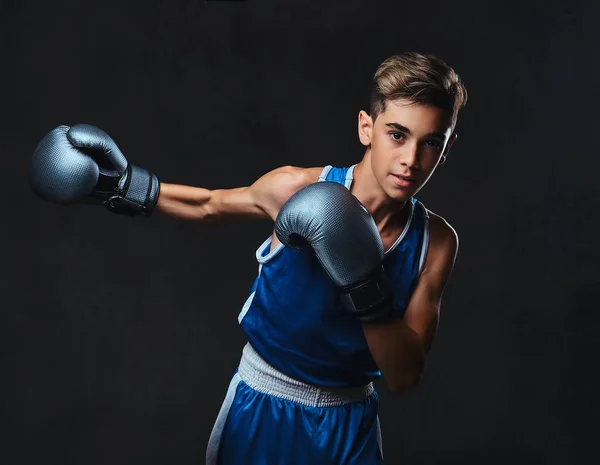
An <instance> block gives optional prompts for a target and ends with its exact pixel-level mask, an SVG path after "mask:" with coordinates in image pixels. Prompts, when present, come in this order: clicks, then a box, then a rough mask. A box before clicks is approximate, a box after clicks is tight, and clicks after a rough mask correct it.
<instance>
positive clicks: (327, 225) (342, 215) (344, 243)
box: [275, 181, 393, 323]
mask: <svg viewBox="0 0 600 465" xmlns="http://www.w3.org/2000/svg"><path fill="white" fill-rule="evenodd" d="M275 234H276V235H277V237H278V239H279V240H280V241H281V242H282V243H283V244H284V245H285V246H287V247H291V248H295V249H299V248H303V247H307V246H310V247H311V248H312V249H313V250H314V253H315V255H316V257H317V259H318V260H319V262H320V264H321V266H322V267H323V269H324V270H325V272H326V273H327V274H328V275H329V277H330V278H331V279H332V280H333V282H334V283H335V284H336V285H337V286H338V288H339V289H340V292H341V295H340V298H341V302H342V305H343V306H344V308H345V309H346V310H347V311H348V312H350V313H351V314H353V315H354V316H356V317H357V318H358V319H359V320H360V321H361V322H363V323H369V322H373V321H380V320H383V319H386V318H388V317H389V316H391V314H392V311H393V305H392V303H393V296H392V290H391V286H390V285H389V282H388V280H387V277H386V275H385V272H384V270H383V266H382V264H381V262H382V261H383V258H384V248H383V243H382V242H381V237H380V235H379V232H378V230H377V225H376V224H375V221H374V220H373V217H371V215H370V214H369V212H368V211H367V210H366V208H365V207H364V206H363V205H362V204H361V203H360V201H359V200H358V199H357V198H356V197H355V196H354V195H352V194H351V193H350V191H349V190H348V189H346V188H345V187H344V186H342V185H341V184H338V183H335V182H327V181H326V182H317V183H314V184H309V185H308V186H306V187H304V188H303V189H300V190H299V191H298V192H296V193H295V194H294V195H293V196H292V197H290V199H289V200H288V201H287V202H286V203H285V204H284V205H283V207H282V208H281V210H280V211H279V214H278V215H277V219H276V221H275Z"/></svg>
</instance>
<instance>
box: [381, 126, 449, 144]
mask: <svg viewBox="0 0 600 465" xmlns="http://www.w3.org/2000/svg"><path fill="white" fill-rule="evenodd" d="M385 125H386V126H387V127H389V128H393V129H396V130H398V131H401V132H405V133H406V134H408V135H409V136H410V135H412V132H410V129H408V128H407V127H406V126H402V125H401V124H399V123H386V124H385ZM425 137H438V138H440V139H442V140H443V139H446V134H444V133H443V132H430V133H429V134H427V135H426V136H425Z"/></svg>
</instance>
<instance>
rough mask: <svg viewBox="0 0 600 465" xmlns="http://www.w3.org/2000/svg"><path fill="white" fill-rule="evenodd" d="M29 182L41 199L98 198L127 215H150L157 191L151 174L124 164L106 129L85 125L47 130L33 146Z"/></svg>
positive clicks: (73, 200) (91, 200)
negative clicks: (35, 146) (36, 144)
mask: <svg viewBox="0 0 600 465" xmlns="http://www.w3.org/2000/svg"><path fill="white" fill-rule="evenodd" d="M29 182H30V185H31V188H32V190H33V192H34V193H35V194H36V195H38V196H39V197H41V198H43V199H45V200H48V201H51V202H55V203H59V204H64V205H68V204H74V203H96V204H100V205H104V206H105V207H106V208H107V209H108V210H110V211H112V212H114V213H120V214H125V215H129V216H137V215H146V216H149V215H150V214H151V213H152V209H153V208H154V206H155V205H156V202H157V201H158V195H159V192H160V183H159V181H158V178H157V177H156V176H155V175H154V174H152V173H150V172H149V171H148V170H146V169H144V168H140V167H138V166H135V165H132V164H130V163H128V161H127V159H126V158H125V156H124V155H123V154H122V153H121V151H120V150H119V148H118V147H117V145H116V144H115V142H114V141H113V140H112V139H111V138H110V136H109V135H108V134H106V133H105V132H104V131H102V130H101V129H98V128H97V127H94V126H91V125H88V124H78V125H76V126H73V127H71V128H70V127H69V126H58V127H57V128H55V129H53V130H52V131H50V132H49V133H48V134H47V135H46V136H45V137H44V138H43V139H42V141H41V142H40V143H39V145H38V146H37V148H36V149H35V152H34V154H33V157H32V160H31V164H30V169H29Z"/></svg>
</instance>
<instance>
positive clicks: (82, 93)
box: [0, 0, 600, 465]
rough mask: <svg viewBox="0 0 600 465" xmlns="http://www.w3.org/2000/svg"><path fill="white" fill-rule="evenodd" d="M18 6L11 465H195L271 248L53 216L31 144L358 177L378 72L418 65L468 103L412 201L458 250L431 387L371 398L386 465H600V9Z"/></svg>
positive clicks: (14, 33) (211, 176)
mask: <svg viewBox="0 0 600 465" xmlns="http://www.w3.org/2000/svg"><path fill="white" fill-rule="evenodd" d="M1 5H2V6H1V10H0V34H1V35H0V43H1V45H0V47H1V48H0V50H1V53H2V55H1V56H2V72H1V76H2V77H1V79H2V82H3V85H2V91H1V92H2V100H1V102H2V112H1V114H0V115H1V116H0V118H1V126H0V127H1V130H0V150H1V151H0V153H1V154H2V158H1V162H2V179H3V181H2V183H1V184H2V188H1V189H2V198H3V203H2V217H1V220H0V221H1V224H2V227H1V229H0V233H1V235H0V239H1V241H2V242H1V243H2V255H3V265H4V266H3V267H2V269H1V273H2V274H1V280H0V286H1V288H0V290H1V293H2V300H1V301H0V307H1V309H0V318H1V320H0V331H1V333H0V341H1V342H0V348H1V353H0V355H1V358H0V376H1V379H0V415H1V417H0V418H1V424H0V426H1V427H2V429H3V433H2V434H1V435H0V462H2V463H7V464H34V463H45V464H82V465H83V464H85V465H95V464H174V463H177V464H197V463H203V461H204V451H205V446H206V442H207V440H208V436H209V434H210V430H211V428H212V424H213V421H214V419H215V417H216V415H217V412H218V409H219V407H220V404H221V402H222V399H223V397H224V395H225V391H226V387H227V385H228V383H229V379H230V377H231V375H232V373H233V370H234V368H235V367H236V364H237V362H238V360H239V356H240V351H241V348H242V346H243V344H244V337H243V334H242V332H241V331H240V329H239V327H238V326H237V320H236V318H237V314H238V312H239V311H240V310H241V307H242V305H243V303H244V301H245V299H246V297H247V293H248V290H249V288H250V285H251V282H252V280H253V279H254V277H255V274H256V271H257V264H256V262H255V260H254V251H255V249H256V247H257V246H258V245H259V244H260V243H261V242H262V240H264V238H265V237H266V236H268V235H269V234H270V229H271V225H270V224H269V223H268V222H261V221H255V222H245V223H231V224H226V225H222V226H219V227H215V226H211V227H208V226H206V225H202V224H198V223H191V222H183V221H176V220H172V219H168V218H165V217H160V216H154V217H152V218H149V219H147V218H136V219H127V218H124V217H120V216H117V215H112V214H110V213H108V212H106V211H104V210H103V209H100V208H86V207H79V206H76V207H60V206H56V205H53V204H49V203H47V202H43V201H41V200H40V199H38V198H36V197H35V196H34V195H33V194H32V193H31V192H30V190H29V186H28V184H27V167H28V163H29V160H30V157H31V154H32V153H33V150H34V149H35V146H36V145H37V143H38V142H39V140H41V138H42V137H43V136H44V135H45V134H46V133H47V132H48V131H50V130H51V129H52V128H54V127H55V126H57V125H59V124H67V125H74V124H77V123H82V122H85V123H89V124H94V125H96V126H99V127H100V128H102V129H104V130H105V131H107V132H108V133H109V134H110V135H111V136H112V137H113V138H114V140H115V141H116V142H117V144H118V145H119V147H120V148H121V150H122V151H123V152H124V154H125V155H126V156H127V157H128V158H129V160H130V161H131V162H133V163H135V164H138V165H141V166H143V167H145V168H148V169H150V170H152V171H153V172H154V173H156V174H157V175H158V176H159V178H160V179H161V180H162V181H164V182H174V183H181V184H192V185H197V186H202V187H206V188H226V187H237V186H242V185H248V184H249V183H251V182H252V181H253V180H255V179H256V178H257V177H259V176H260V175H262V174H263V173H265V172H267V171H269V170H271V169H273V168H275V167H278V166H281V165H286V164H293V165H296V166H322V165H324V164H334V165H341V166H347V165H350V164H352V163H355V162H357V161H359V160H360V158H361V156H362V154H363V147H362V146H361V145H360V144H359V142H358V138H357V135H356V116H357V113H358V111H359V110H360V109H362V108H366V105H367V97H368V93H369V85H370V80H371V76H372V74H373V73H374V71H375V69H376V67H377V66H378V65H379V63H380V62H381V61H383V59H385V58H386V57H387V56H388V55H390V54H392V53H396V52H401V51H409V50H414V51H419V52H423V53H433V54H436V55H438V56H440V57H441V58H443V59H444V60H445V61H447V62H448V64H450V65H451V66H453V67H454V68H455V69H456V70H457V72H458V73H459V74H460V75H461V77H462V78H463V80H464V81H465V82H466V85H467V87H468V90H469V103H468V105H467V107H466V108H465V110H464V111H463V112H462V114H461V115H460V118H459V124H458V132H459V134H460V137H459V140H458V141H457V143H456V144H455V146H454V148H453V150H452V152H451V154H450V158H449V161H448V163H446V164H445V165H444V166H442V167H440V169H439V170H438V172H437V173H436V174H435V175H434V177H433V178H432V180H431V181H430V183H429V184H428V185H427V186H426V187H425V189H424V190H423V191H422V192H421V193H420V194H419V198H420V199H421V200H422V201H423V202H424V203H425V204H426V205H427V206H428V207H429V208H431V209H432V210H433V211H435V212H437V213H438V214H441V215H442V216H444V217H445V218H446V219H447V220H448V221H449V222H450V223H451V224H452V225H453V226H454V227H455V228H456V230H457V231H458V233H459V236H460V240H461V247H460V251H459V257H458V259H457V262H456V266H455V271H454V274H453V276H452V279H451V281H450V283H449V285H448V288H447V290H446V293H445V296H444V302H443V309H442V319H441V323H440V330H439V336H438V338H437V340H436V343H435V346H434V349H433V351H432V353H431V357H430V361H429V365H428V369H427V373H426V375H425V377H424V379H423V381H422V383H421V385H420V386H419V387H418V388H417V389H415V390H413V391H411V392H409V393H406V394H402V395H399V396H392V395H390V394H389V393H388V392H387V391H386V388H385V386H383V384H382V383H378V388H379V390H380V393H381V397H382V411H381V421H382V427H383V436H384V453H385V457H386V459H387V461H386V463H389V464H396V463H402V464H454V463H460V464H463V465H467V464H555V463H557V464H558V463H561V464H565V463H568V464H576V463H584V457H587V456H588V454H592V455H591V457H592V459H591V460H594V457H595V452H596V443H597V436H598V433H600V431H599V428H598V426H597V415H598V410H599V404H600V402H599V401H598V396H597V390H598V388H600V386H599V384H598V383H597V382H596V381H594V380H595V378H596V377H597V373H596V371H597V366H598V363H597V357H598V355H600V347H599V346H600V344H599V343H598V341H597V339H596V338H597V335H596V334H597V331H598V329H599V328H600V324H599V317H598V315H597V301H598V296H599V294H600V291H599V285H600V279H599V276H598V267H597V263H598V259H599V258H600V257H599V252H598V246H597V239H596V238H597V237H598V234H599V232H600V231H599V229H600V228H599V221H598V207H599V206H600V195H599V193H598V189H597V186H596V183H595V178H596V169H597V168H598V167H600V164H599V163H598V161H597V159H598V149H599V148H600V141H599V138H598V127H597V126H598V117H597V108H598V104H599V103H600V99H599V91H598V78H599V72H598V71H599V64H598V60H597V55H598V44H599V43H600V33H599V32H598V28H597V24H598V19H599V15H598V13H599V12H600V6H599V4H598V3H597V2H594V1H592V0H589V1H570V2H559V1H543V2H542V1H527V2H522V3H521V2H517V1H514V2H500V1H497V2H475V1H472V2H467V1H458V0H455V1H430V2H425V1H420V2H408V1H407V2H400V1H366V0H364V1H343V2H342V1H328V0H320V1H299V0H298V1H293V0H288V1H285V2H278V1H260V0H250V1H248V2H243V3H219V2H208V3H206V2H202V1H183V0H176V1H170V2H159V1H129V0H127V1H122V2H117V1H110V2H106V1H104V2H92V1H88V0H80V1H66V0H60V1H59V0H56V1H52V2H41V1H27V0H22V1H2V2H1ZM585 463H588V462H587V461H585Z"/></svg>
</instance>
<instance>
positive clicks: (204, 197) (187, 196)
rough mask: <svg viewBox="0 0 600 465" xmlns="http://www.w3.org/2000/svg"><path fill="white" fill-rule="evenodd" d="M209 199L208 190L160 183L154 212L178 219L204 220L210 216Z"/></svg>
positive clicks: (209, 192)
mask: <svg viewBox="0 0 600 465" xmlns="http://www.w3.org/2000/svg"><path fill="white" fill-rule="evenodd" d="M210 199H211V191H210V190H208V189H203V188H201V187H191V186H184V185H180V184H165V183H161V185H160V195H159V197H158V203H157V204H156V207H155V211H156V212H160V213H161V214H164V215H167V216H170V217H174V218H179V219H185V220H206V219H208V217H209V216H210V212H209V208H208V206H209V202H210Z"/></svg>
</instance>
